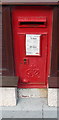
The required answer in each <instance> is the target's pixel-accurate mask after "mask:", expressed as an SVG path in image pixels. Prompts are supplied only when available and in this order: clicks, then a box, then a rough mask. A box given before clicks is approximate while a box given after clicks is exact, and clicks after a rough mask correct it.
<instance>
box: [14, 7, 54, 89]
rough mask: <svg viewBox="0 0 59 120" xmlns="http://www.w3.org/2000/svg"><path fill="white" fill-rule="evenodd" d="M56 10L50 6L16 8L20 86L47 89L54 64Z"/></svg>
mask: <svg viewBox="0 0 59 120" xmlns="http://www.w3.org/2000/svg"><path fill="white" fill-rule="evenodd" d="M52 21H53V12H52V8H51V7H49V6H18V7H15V8H13V10H12V25H13V41H14V60H15V72H16V75H17V76H19V82H18V87H19V88H46V87H47V85H48V75H49V67H50V49H51V41H52Z"/></svg>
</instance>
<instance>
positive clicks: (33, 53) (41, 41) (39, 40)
mask: <svg viewBox="0 0 59 120" xmlns="http://www.w3.org/2000/svg"><path fill="white" fill-rule="evenodd" d="M18 53H19V54H18V56H19V57H18V60H17V64H18V65H17V64H16V68H17V71H16V73H17V75H18V76H19V87H23V85H24V86H25V87H31V86H32V85H34V86H36V85H37V87H38V86H40V85H42V86H44V85H46V82H47V81H46V80H47V76H46V61H47V34H44V33H41V34H19V35H18ZM32 87H33V86H32Z"/></svg>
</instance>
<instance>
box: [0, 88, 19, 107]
mask: <svg viewBox="0 0 59 120" xmlns="http://www.w3.org/2000/svg"><path fill="white" fill-rule="evenodd" d="M16 102H17V88H7V87H5V88H4V87H3V88H2V87H0V106H15V105H16Z"/></svg>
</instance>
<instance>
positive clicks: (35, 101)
mask: <svg viewBox="0 0 59 120" xmlns="http://www.w3.org/2000/svg"><path fill="white" fill-rule="evenodd" d="M1 111H2V118H57V108H56V107H49V106H48V105H47V98H19V100H18V103H17V105H16V106H14V107H0V113H1ZM0 118H1V115H0Z"/></svg>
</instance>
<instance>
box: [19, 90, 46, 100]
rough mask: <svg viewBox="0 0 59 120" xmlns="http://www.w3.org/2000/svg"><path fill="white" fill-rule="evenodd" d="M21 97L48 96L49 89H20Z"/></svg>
mask: <svg viewBox="0 0 59 120" xmlns="http://www.w3.org/2000/svg"><path fill="white" fill-rule="evenodd" d="M18 93H19V97H41V98H43V97H44V98H47V97H48V90H47V89H18Z"/></svg>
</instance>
